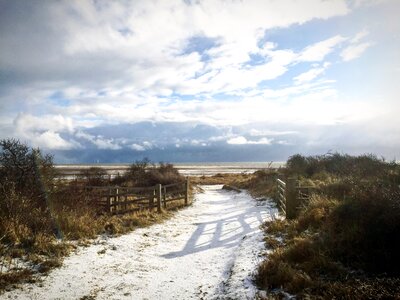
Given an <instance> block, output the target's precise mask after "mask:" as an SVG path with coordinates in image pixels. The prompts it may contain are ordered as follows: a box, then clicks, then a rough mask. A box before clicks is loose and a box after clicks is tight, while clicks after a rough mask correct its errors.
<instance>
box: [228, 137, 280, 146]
mask: <svg viewBox="0 0 400 300" xmlns="http://www.w3.org/2000/svg"><path fill="white" fill-rule="evenodd" d="M272 141H273V140H272V139H268V138H261V139H259V140H256V141H249V140H247V139H246V138H245V137H243V136H237V137H234V138H231V139H229V140H227V141H226V142H227V143H228V144H230V145H270V144H271V142H272Z"/></svg>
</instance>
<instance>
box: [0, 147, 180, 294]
mask: <svg viewBox="0 0 400 300" xmlns="http://www.w3.org/2000/svg"><path fill="white" fill-rule="evenodd" d="M56 175H57V174H56V170H55V168H54V166H53V158H52V156H50V155H45V154H43V153H42V152H41V151H40V150H39V149H31V148H29V147H28V146H26V145H25V144H22V143H20V142H19V141H18V140H14V139H8V140H1V141H0V292H1V291H2V290H4V289H6V288H8V287H10V286H12V285H14V284H16V283H19V282H24V281H26V280H33V277H32V274H43V273H47V272H48V271H49V270H51V269H52V268H54V267H58V266H60V265H61V263H62V258H63V257H65V256H66V255H68V254H69V253H70V252H71V250H73V249H74V248H75V245H76V244H85V243H86V242H85V240H87V239H93V238H95V237H96V236H97V235H99V234H110V235H118V234H123V233H127V232H129V231H131V230H133V229H134V228H137V227H144V226H149V225H151V224H154V223H157V222H161V221H163V220H165V219H166V218H170V217H171V216H172V215H173V211H174V210H176V209H179V208H181V207H183V206H184V202H183V200H182V201H180V200H179V201H173V202H169V203H168V211H166V210H162V211H161V213H156V212H155V211H149V210H143V211H138V212H132V213H126V214H123V215H113V216H111V215H109V214H107V213H104V211H103V210H102V209H101V207H99V206H98V204H97V203H96V202H95V201H85V194H83V193H82V191H83V190H84V188H85V187H89V186H110V185H112V186H116V185H118V186H124V187H138V186H140V187H147V186H154V185H155V184H158V183H161V184H164V185H166V184H171V183H178V182H184V181H185V178H184V177H183V176H181V175H180V174H179V172H178V170H177V169H176V168H175V167H174V166H173V165H171V164H164V163H160V164H158V165H155V164H152V163H151V162H150V161H148V160H147V159H145V160H143V161H137V162H135V163H133V164H132V165H131V167H130V168H129V169H128V171H127V172H126V173H125V174H122V175H119V176H117V177H115V178H110V177H109V176H108V174H107V173H106V172H105V171H104V170H103V169H101V168H89V169H87V170H84V171H82V172H81V174H79V176H78V178H77V179H76V180H73V181H65V180H60V179H56V178H57V177H56ZM72 241H78V243H76V242H75V243H73V242H72ZM86 244H87V243H86Z"/></svg>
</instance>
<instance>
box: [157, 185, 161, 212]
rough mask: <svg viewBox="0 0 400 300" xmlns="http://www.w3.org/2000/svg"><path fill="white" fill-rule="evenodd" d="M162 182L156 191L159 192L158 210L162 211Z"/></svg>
mask: <svg viewBox="0 0 400 300" xmlns="http://www.w3.org/2000/svg"><path fill="white" fill-rule="evenodd" d="M161 188H162V187H161V184H157V186H156V193H157V212H159V213H160V212H161V199H162V190H161Z"/></svg>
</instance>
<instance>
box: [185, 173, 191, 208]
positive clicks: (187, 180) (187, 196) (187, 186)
mask: <svg viewBox="0 0 400 300" xmlns="http://www.w3.org/2000/svg"><path fill="white" fill-rule="evenodd" d="M189 194H190V181H189V176H188V177H186V195H185V205H188V204H189Z"/></svg>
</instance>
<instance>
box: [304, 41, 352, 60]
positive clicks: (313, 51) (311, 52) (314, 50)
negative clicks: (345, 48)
mask: <svg viewBox="0 0 400 300" xmlns="http://www.w3.org/2000/svg"><path fill="white" fill-rule="evenodd" d="M344 41H346V38H345V37H342V36H340V35H336V36H334V37H331V38H329V39H327V40H324V41H321V42H318V43H315V44H313V45H311V46H308V47H306V48H305V49H304V50H303V51H302V52H301V54H300V56H299V58H298V60H299V61H307V62H313V61H322V60H324V58H325V57H326V56H327V55H328V54H329V53H331V52H332V51H334V49H335V47H336V46H337V45H339V44H341V43H343V42H344Z"/></svg>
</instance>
